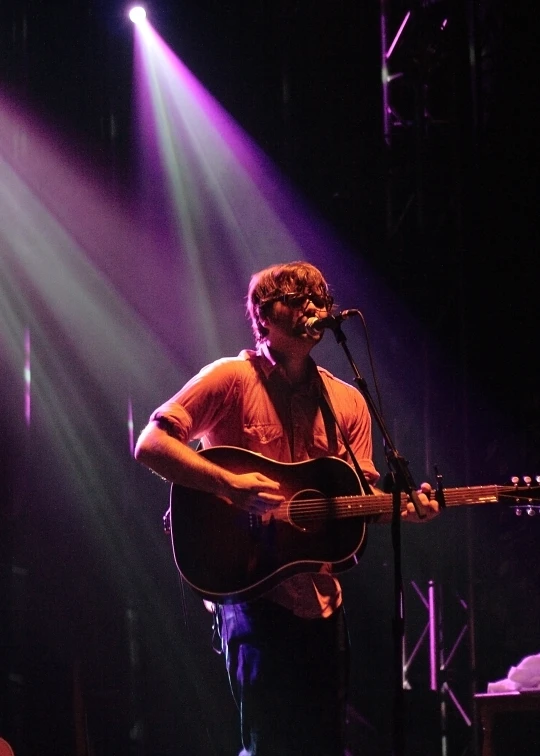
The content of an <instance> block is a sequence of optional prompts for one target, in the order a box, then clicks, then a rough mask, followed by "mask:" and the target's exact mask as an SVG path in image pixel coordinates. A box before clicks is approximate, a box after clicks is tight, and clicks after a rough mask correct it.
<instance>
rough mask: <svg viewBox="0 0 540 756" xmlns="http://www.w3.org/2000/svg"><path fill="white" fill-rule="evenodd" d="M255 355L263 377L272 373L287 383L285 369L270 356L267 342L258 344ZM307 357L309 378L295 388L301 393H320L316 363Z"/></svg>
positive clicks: (319, 380)
mask: <svg viewBox="0 0 540 756" xmlns="http://www.w3.org/2000/svg"><path fill="white" fill-rule="evenodd" d="M257 356H258V357H259V364H260V366H261V370H262V371H263V373H264V376H265V378H270V377H271V376H272V375H279V376H280V377H281V378H282V380H284V381H286V382H287V383H289V379H288V378H287V376H286V374H285V371H284V370H283V368H282V367H281V365H280V364H279V362H276V360H275V359H274V357H273V356H272V353H271V352H270V350H269V348H268V344H267V343H266V342H263V343H262V344H259V346H258V347H257ZM308 359H309V364H310V367H309V378H308V380H307V381H306V382H305V383H303V384H302V386H301V387H300V386H296V387H295V388H296V389H297V390H298V391H302V393H304V392H305V393H309V394H311V393H315V394H320V392H321V390H320V386H321V380H322V378H321V377H320V374H319V371H318V370H317V365H316V364H315V361H314V360H313V358H312V357H309V358H308ZM289 385H290V384H289Z"/></svg>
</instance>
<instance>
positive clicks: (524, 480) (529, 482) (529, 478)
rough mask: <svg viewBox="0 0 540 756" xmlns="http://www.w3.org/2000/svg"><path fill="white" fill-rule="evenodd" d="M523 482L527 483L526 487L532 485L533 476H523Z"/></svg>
mask: <svg viewBox="0 0 540 756" xmlns="http://www.w3.org/2000/svg"><path fill="white" fill-rule="evenodd" d="M523 482H524V483H525V485H526V486H530V485H531V483H532V478H531V476H530V475H524V476H523Z"/></svg>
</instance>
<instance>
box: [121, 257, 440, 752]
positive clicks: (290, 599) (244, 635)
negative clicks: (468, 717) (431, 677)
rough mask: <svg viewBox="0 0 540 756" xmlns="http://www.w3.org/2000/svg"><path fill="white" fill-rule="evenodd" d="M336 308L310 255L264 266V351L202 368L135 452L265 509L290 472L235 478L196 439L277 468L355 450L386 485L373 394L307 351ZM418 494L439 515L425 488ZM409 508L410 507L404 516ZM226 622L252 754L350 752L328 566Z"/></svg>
mask: <svg viewBox="0 0 540 756" xmlns="http://www.w3.org/2000/svg"><path fill="white" fill-rule="evenodd" d="M332 305H333V300H332V297H331V296H330V294H329V289H328V285H327V283H326V281H325V279H324V277H323V275H322V274H321V272H320V271H319V270H318V269H317V268H315V267H314V266H312V265H310V264H309V263H306V262H292V263H288V264H280V265H274V266H271V267H269V268H267V269H265V270H263V271H261V272H259V273H257V274H255V275H254V276H253V277H252V279H251V283H250V286H249V291H248V301H247V309H248V313H249V316H250V319H251V323H252V326H253V331H254V334H255V338H256V341H257V350H256V351H250V350H245V351H243V352H241V353H240V355H239V356H238V357H235V358H225V359H221V360H218V361H216V362H214V363H213V364H211V365H209V366H207V367H205V368H204V369H203V370H201V372H200V373H199V374H198V375H196V376H195V377H194V378H193V379H192V380H191V381H189V382H188V383H187V384H186V385H185V386H184V388H182V389H181V390H180V391H179V392H178V394H176V395H175V396H174V397H172V398H171V399H170V400H169V401H168V402H166V403H165V404H163V405H162V406H161V407H159V408H158V409H157V410H156V411H155V412H154V413H153V415H152V416H151V418H150V422H149V424H148V426H147V427H146V428H145V429H144V430H143V432H142V434H141V436H140V438H139V440H138V443H137V447H136V450H135V456H136V458H137V459H138V460H139V461H140V462H142V463H143V464H145V465H146V466H148V467H149V468H151V469H152V470H154V471H155V472H156V473H158V474H159V475H161V476H162V477H164V478H165V479H167V480H168V481H171V482H173V483H177V484H180V485H182V486H187V487H189V488H193V489H198V490H201V491H204V492H207V493H210V494H215V495H217V496H219V497H222V498H223V499H224V502H223V506H234V507H239V508H240V509H242V510H247V511H248V512H251V513H254V514H256V515H259V516H261V517H264V516H265V515H267V513H268V512H270V511H271V510H272V509H274V508H276V507H279V505H280V504H281V503H282V502H283V501H284V497H283V495H282V494H281V493H280V482H279V480H277V479H273V478H271V477H269V476H267V475H263V474H261V473H260V472H258V471H257V469H253V471H248V472H243V473H233V472H231V471H229V470H227V469H224V468H222V467H220V466H218V465H216V464H213V463H212V462H211V461H209V460H208V459H206V458H205V457H204V456H203V455H200V454H198V453H197V452H195V451H193V449H191V448H190V447H189V446H188V442H189V441H192V440H194V439H200V440H201V442H202V446H203V447H204V448H207V447H211V446H219V445H226V446H236V447H241V448H244V449H248V450H250V451H253V452H257V453H259V454H263V455H264V456H265V457H268V458H271V459H274V460H276V461H279V462H301V461H304V460H308V459H314V458H318V457H325V456H334V457H339V458H341V459H344V460H346V461H348V462H351V461H352V460H351V458H350V455H349V451H348V449H349V450H350V451H351V452H352V454H353V455H354V457H355V458H356V461H357V463H358V465H359V466H360V468H361V470H362V472H363V474H364V477H365V479H366V480H367V483H368V484H370V485H371V484H375V483H376V482H377V480H378V477H379V475H378V473H377V471H376V470H375V467H374V465H373V462H372V439H371V418H370V415H369V412H368V409H367V406H366V402H365V400H364V398H363V397H362V396H361V394H360V393H359V392H358V391H357V390H356V389H355V388H353V387H352V386H349V385H348V384H346V383H344V382H342V381H340V380H338V379H337V378H335V377H334V376H332V375H331V374H330V373H329V372H327V371H326V370H324V369H322V368H319V367H317V366H316V364H315V362H314V361H313V359H312V358H311V356H310V352H311V350H312V349H313V347H314V346H316V344H317V343H318V342H319V341H320V340H321V338H322V332H320V333H313V332H312V330H311V329H310V331H309V332H308V331H306V327H305V323H306V321H307V320H308V318H310V317H318V318H322V317H327V316H328V315H329V314H330V312H331V309H332ZM329 405H331V407H332V409H333V412H334V413H335V416H332V410H330V414H329V410H328V408H329ZM334 417H335V418H336V419H337V423H336V420H335V419H334ZM342 433H343V434H344V435H345V436H346V439H347V442H348V449H347V444H346V443H345V442H344V440H343V437H342V435H341V434H342ZM254 467H256V465H254ZM421 500H422V503H424V504H425V505H427V506H428V507H430V508H431V510H435V509H436V504H434V503H431V502H428V498H427V497H426V496H425V495H424V494H422V495H421ZM227 502H229V503H227ZM412 512H413V507H412V504H411V505H408V511H407V510H406V511H405V512H404V516H406V515H407V514H409V516H411V514H412ZM216 618H217V623H218V627H219V629H220V634H221V642H222V647H223V650H224V653H225V660H226V664H227V670H228V674H229V680H230V684H231V689H232V692H233V695H234V697H235V700H236V703H237V705H238V707H239V711H240V723H241V735H242V742H243V746H244V749H243V750H242V754H241V756H293V755H294V756H301V755H304V754H305V756H342V755H343V751H344V720H345V703H346V694H347V682H348V651H349V648H348V636H347V630H346V625H345V616H344V612H343V608H342V597H341V589H340V585H339V583H338V581H337V580H336V578H335V577H334V576H333V575H332V574H331V569H330V565H328V564H323V565H322V567H321V568H320V569H319V571H317V572H313V573H307V572H302V573H300V574H295V575H292V576H290V577H288V578H286V579H284V580H283V581H282V582H281V583H279V584H278V585H276V586H274V587H272V588H271V589H270V590H268V591H267V592H266V593H265V594H264V595H263V596H262V597H258V598H255V599H253V600H251V601H249V602H243V603H235V604H227V605H225V604H224V605H218V606H216Z"/></svg>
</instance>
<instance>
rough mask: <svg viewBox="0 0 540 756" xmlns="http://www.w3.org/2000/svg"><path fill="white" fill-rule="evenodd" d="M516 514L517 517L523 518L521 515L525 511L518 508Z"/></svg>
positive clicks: (515, 510)
mask: <svg viewBox="0 0 540 756" xmlns="http://www.w3.org/2000/svg"><path fill="white" fill-rule="evenodd" d="M514 513H515V515H516V517H521V515H522V514H523V510H522V509H521V507H516V508H515V509H514Z"/></svg>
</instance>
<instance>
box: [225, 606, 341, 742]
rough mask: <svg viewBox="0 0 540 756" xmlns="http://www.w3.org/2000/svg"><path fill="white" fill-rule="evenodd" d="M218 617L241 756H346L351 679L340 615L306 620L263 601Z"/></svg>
mask: <svg viewBox="0 0 540 756" xmlns="http://www.w3.org/2000/svg"><path fill="white" fill-rule="evenodd" d="M217 612H218V623H219V627H220V631H221V640H222V648H223V652H224V654H225V661H226V665H227V671H228V675H229V682H230V685H231V690H232V693H233V696H234V698H235V701H236V703H237V705H238V708H239V711H240V723H241V735H242V743H243V746H244V749H243V751H242V752H241V754H240V756H343V752H344V747H345V746H344V735H345V733H344V730H345V707H346V698H347V688H348V677H349V638H348V634H347V627H346V622H345V613H344V611H343V609H339V610H338V611H336V612H335V613H334V614H333V615H332V616H331V617H329V618H327V619H314V620H313V619H312V620H304V619H300V618H299V617H296V616H295V615H293V614H292V613H291V612H289V611H288V610H286V609H284V608H283V607H281V606H279V605H277V604H275V603H273V602H270V601H266V600H264V599H258V600H257V601H252V602H250V603H247V604H236V605H233V606H220V607H218V608H217Z"/></svg>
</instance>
